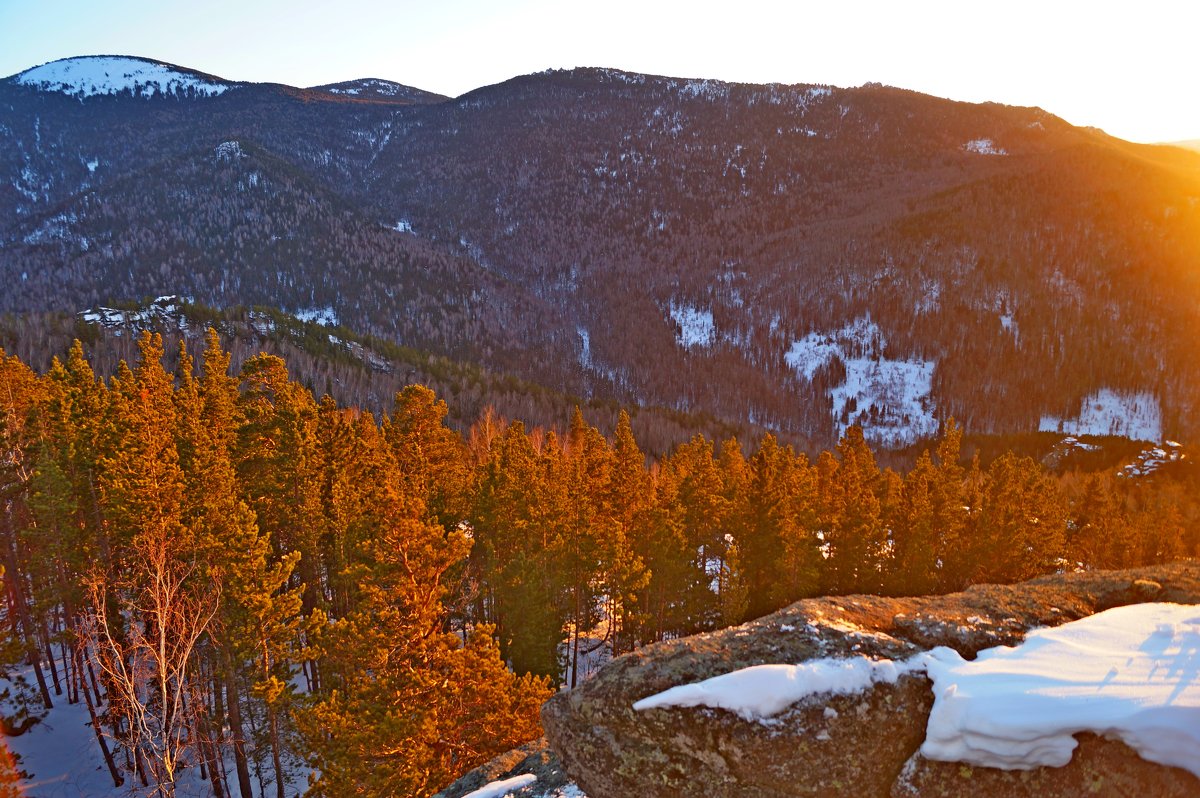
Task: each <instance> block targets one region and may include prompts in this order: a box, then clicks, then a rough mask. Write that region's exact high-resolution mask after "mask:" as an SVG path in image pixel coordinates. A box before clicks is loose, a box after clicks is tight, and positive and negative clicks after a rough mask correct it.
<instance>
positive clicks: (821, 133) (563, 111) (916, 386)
mask: <svg viewBox="0 0 1200 798" xmlns="http://www.w3.org/2000/svg"><path fill="white" fill-rule="evenodd" d="M91 60H92V59H68V60H67V61H65V62H56V64H52V65H47V66H46V67H38V68H35V69H34V70H30V71H28V72H24V73H21V74H19V75H17V76H14V77H12V78H8V79H5V80H4V81H0V119H2V123H0V280H3V281H4V284H5V285H6V286H7V290H6V291H5V292H4V293H3V295H0V310H4V311H13V312H30V311H46V310H57V311H77V310H79V309H82V308H84V307H87V306H89V305H92V304H95V303H101V302H112V301H115V300H121V299H136V298H140V297H147V296H157V295H162V294H171V293H179V294H183V295H189V296H194V297H195V298H196V299H197V301H200V302H204V303H207V304H212V305H216V306H222V307H223V306H230V305H238V304H243V305H249V304H264V305H271V306H274V307H278V308H281V309H283V310H287V311H290V312H315V311H321V312H328V313H329V314H332V315H333V316H335V317H336V318H337V320H338V321H339V322H340V323H342V324H343V325H345V326H347V327H350V328H353V329H357V330H360V331H361V332H364V333H368V334H371V335H374V336H379V337H381V338H385V339H388V340H390V341H393V342H396V343H400V344H405V345H410V346H416V347H419V348H422V349H427V350H429V351H432V352H435V353H442V354H445V355H448V356H453V357H456V358H460V359H463V360H465V361H470V362H474V363H477V364H479V365H481V366H484V367H486V368H489V369H494V370H496V371H499V372H505V373H510V374H513V375H515V376H518V377H520V378H522V379H526V380H530V381H533V382H536V383H539V384H542V385H546V386H548V387H550V388H552V389H554V390H557V391H563V392H567V393H572V394H577V395H581V396H585V397H594V398H597V399H604V400H615V401H620V402H628V403H640V404H651V405H661V406H665V407H671V408H676V409H678V410H683V411H689V412H703V413H708V414H711V415H712V416H715V417H716V418H718V419H725V420H729V421H732V422H736V423H745V422H750V423H753V424H756V425H761V426H765V427H767V428H771V429H775V430H778V431H779V432H780V433H782V434H784V435H785V436H786V437H788V438H789V439H792V440H801V441H804V440H807V441H808V442H809V443H812V444H824V443H826V442H828V441H829V440H831V439H832V438H833V437H834V436H836V435H837V434H838V433H839V432H840V431H841V430H843V429H844V428H845V427H846V426H847V425H848V424H850V423H853V422H858V423H862V424H863V425H864V426H865V427H866V428H867V430H868V437H870V439H871V440H873V441H874V442H876V443H880V444H885V445H895V446H899V445H904V444H906V443H908V442H910V441H912V440H913V439H914V438H920V437H924V436H927V435H929V434H931V433H932V432H933V431H935V430H936V427H937V425H938V423H939V422H940V420H941V419H942V418H944V417H946V416H949V415H953V416H955V417H956V418H958V419H959V420H960V421H963V422H965V423H966V426H967V428H968V429H969V430H971V431H974V432H1023V431H1034V430H1037V429H1039V428H1042V429H1057V428H1062V429H1064V430H1069V431H1071V432H1073V433H1075V434H1087V433H1089V432H1092V433H1095V434H1108V433H1110V432H1118V434H1124V433H1128V434H1131V435H1135V436H1138V437H1148V438H1155V439H1157V438H1159V437H1161V436H1162V435H1170V436H1172V437H1177V438H1185V439H1186V438H1188V437H1190V435H1192V434H1193V433H1194V432H1196V431H1197V429H1196V427H1197V423H1198V422H1197V415H1196V412H1195V411H1196V409H1197V404H1196V403H1197V401H1198V400H1197V397H1200V364H1197V363H1196V361H1195V358H1194V356H1193V348H1194V346H1193V341H1194V340H1195V339H1196V335H1197V333H1200V303H1197V301H1196V299H1197V296H1198V293H1197V292H1198V290H1200V286H1198V285H1197V277H1198V274H1197V264H1200V154H1195V153H1190V152H1187V151H1185V150H1182V149H1178V148H1172V147H1155V146H1146V145H1135V144H1130V143H1127V142H1124V141H1121V140H1118V139H1114V138H1111V137H1109V136H1106V135H1104V134H1103V133H1101V132H1099V131H1094V130H1087V129H1082V128H1075V127H1072V126H1071V125H1069V124H1067V123H1066V122H1064V121H1063V120H1061V119H1059V118H1057V117H1055V116H1053V115H1051V114H1049V113H1047V112H1045V111H1042V110H1040V109H1033V108H1013V107H1007V106H1001V105H996V104H982V105H973V104H967V103H958V102H951V101H948V100H942V99H939V98H935V97H929V96H926V95H921V94H918V93H915V92H910V91H905V90H901V89H895V88H890V87H885V86H880V85H875V84H871V85H866V86H863V87H859V88H849V89H845V88H836V87H830V86H808V85H796V86H783V85H749V84H733V83H722V82H717V81H710V80H686V79H678V78H668V77H658V76H651V75H641V74H636V73H629V72H622V71H618V70H611V69H573V70H567V71H550V72H545V73H541V74H537V75H527V76H522V77H517V78H513V79H512V80H509V81H506V82H504V83H501V84H498V85H495V86H488V87H484V88H480V89H478V90H475V91H473V92H470V93H468V94H466V95H463V96H461V97H458V98H454V99H445V98H440V97H438V96H436V95H430V94H427V93H424V92H420V91H419V90H413V89H408V88H407V87H399V84H391V83H382V82H376V81H372V80H367V81H352V82H350V83H349V84H332V85H330V86H324V87H314V88H311V89H301V88H294V87H288V86H282V85H278V84H251V83H235V82H230V81H224V80H222V79H220V78H213V77H212V76H205V75H203V74H202V73H197V72H193V71H191V70H185V69H182V68H177V67H170V66H169V65H163V64H159V63H158V62H146V61H141V60H138V59H127V60H126V59H114V61H117V60H119V61H120V62H121V63H122V64H124V63H126V62H127V61H128V62H132V63H135V64H144V65H146V67H145V69H146V70H150V66H154V67H156V68H161V69H164V70H167V71H168V72H169V75H170V76H169V77H165V78H164V77H161V76H160V77H157V78H153V80H152V79H151V78H150V77H147V76H146V75H147V73H146V72H139V71H137V70H132V71H129V74H136V77H125V75H126V72H125V71H121V70H117V71H118V72H120V74H121V76H122V78H121V80H111V74H112V72H113V70H111V69H110V70H108V73H109V78H110V82H109V83H104V84H103V85H104V86H106V87H108V88H107V89H106V91H108V93H96V92H92V93H88V92H90V91H91V88H90V87H92V86H99V85H100V84H99V83H97V82H94V81H93V82H88V81H85V80H83V79H81V78H79V77H78V76H79V75H82V74H85V73H86V74H88V75H92V74H94V72H95V71H96V70H95V64H92V63H90V61H91ZM50 67H53V69H50ZM85 67H86V68H87V69H86V70H85ZM139 69H140V67H139ZM38 70H44V72H43V73H41V75H40V76H39V75H38V74H37V71H38ZM31 74H32V75H34V78H31V77H30V75H31ZM154 74H158V73H154ZM185 78H186V80H185ZM89 80H92V78H89ZM155 81H157V82H155ZM110 83H111V85H110ZM151 85H153V86H154V87H155V88H154V90H153V91H150V90H149V88H148V87H149V86H151ZM163 87H165V88H163ZM202 87H206V88H202ZM391 87H399V88H395V90H394V92H393V93H392V94H389V93H388V92H389V91H392V88H391ZM218 88H219V89H220V91H217V89H218ZM354 90H357V91H358V94H349V93H347V92H351V91H354ZM1097 407H1098V408H1099V409H1097ZM1127 418H1130V419H1136V421H1129V422H1126V421H1125V419H1127ZM1122 425H1124V426H1122ZM1093 427H1095V429H1093ZM1099 427H1104V429H1100V428H1099Z"/></svg>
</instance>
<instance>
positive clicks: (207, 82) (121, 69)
mask: <svg viewBox="0 0 1200 798" xmlns="http://www.w3.org/2000/svg"><path fill="white" fill-rule="evenodd" d="M15 81H16V82H17V83H20V84H22V85H24V86H34V87H36V88H39V89H42V90H43V91H57V92H62V93H64V94H69V95H71V96H73V97H80V98H83V97H94V96H97V95H105V94H120V93H122V92H132V93H133V94H134V95H135V96H140V97H153V96H155V95H165V94H174V95H180V94H182V95H194V96H200V97H214V96H216V95H218V94H221V93H222V92H224V91H225V90H226V89H229V88H231V87H232V86H233V84H231V83H227V82H225V81H222V80H220V79H219V78H214V77H212V76H210V75H204V74H201V73H199V72H193V71H192V70H188V69H183V68H182V67H176V66H171V65H170V64H164V63H162V62H159V61H151V60H149V59H145V58H134V57H131V56H124V55H85V56H78V57H76V58H64V59H62V60H60V61H51V62H50V63H48V64H42V65H41V66H36V67H34V68H32V69H27V70H25V71H24V72H22V73H20V74H18V75H17V76H16V77H15Z"/></svg>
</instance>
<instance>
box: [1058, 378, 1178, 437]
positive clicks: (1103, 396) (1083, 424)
mask: <svg viewBox="0 0 1200 798" xmlns="http://www.w3.org/2000/svg"><path fill="white" fill-rule="evenodd" d="M1038 431H1039V432H1064V433H1067V434H1069V435H1122V436H1124V437H1126V438H1131V439H1133V440H1138V441H1159V440H1162V409H1161V408H1160V407H1159V404H1158V399H1157V398H1155V396H1154V394H1152V393H1147V392H1139V393H1120V392H1118V391H1114V390H1112V389H1110V388H1101V389H1100V390H1099V391H1096V392H1095V393H1093V394H1090V395H1089V396H1087V397H1085V398H1084V400H1083V404H1082V406H1081V407H1080V409H1079V415H1078V416H1076V417H1075V418H1073V419H1061V418H1058V417H1056V416H1050V415H1045V416H1042V418H1041V422H1040V423H1039V424H1038Z"/></svg>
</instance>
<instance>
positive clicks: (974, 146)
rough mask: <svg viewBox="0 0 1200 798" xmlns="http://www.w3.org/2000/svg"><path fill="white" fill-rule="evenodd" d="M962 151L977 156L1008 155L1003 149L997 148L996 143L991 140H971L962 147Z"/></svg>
mask: <svg viewBox="0 0 1200 798" xmlns="http://www.w3.org/2000/svg"><path fill="white" fill-rule="evenodd" d="M963 149H964V150H966V151H967V152H973V153H976V154H977V155H1008V152H1007V151H1006V150H1005V149H1003V148H1002V147H997V146H996V142H994V141H992V140H991V139H971V140H970V141H968V142H967V143H966V144H964V145H963Z"/></svg>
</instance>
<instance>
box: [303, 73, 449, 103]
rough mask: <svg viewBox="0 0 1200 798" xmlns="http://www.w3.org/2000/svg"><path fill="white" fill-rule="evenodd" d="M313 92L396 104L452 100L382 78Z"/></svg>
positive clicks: (319, 88) (338, 85) (331, 85)
mask: <svg viewBox="0 0 1200 798" xmlns="http://www.w3.org/2000/svg"><path fill="white" fill-rule="evenodd" d="M311 89H312V91H323V92H327V93H329V94H335V95H338V96H341V97H346V98H351V99H362V100H372V101H375V102H386V101H391V102H395V103H439V102H445V101H446V100H448V99H450V98H449V97H447V96H445V95H444V94H434V93H433V92H431V91H425V90H424V89H418V88H414V87H412V86H405V85H404V84H403V83H396V82H394V81H391V80H381V79H380V78H359V79H358V80H347V81H343V82H341V83H327V84H325V85H324V86H313V87H311Z"/></svg>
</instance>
